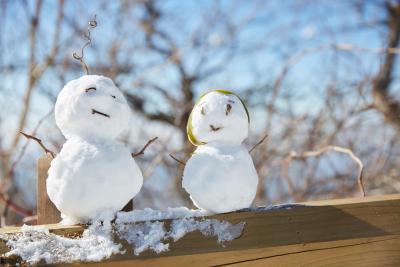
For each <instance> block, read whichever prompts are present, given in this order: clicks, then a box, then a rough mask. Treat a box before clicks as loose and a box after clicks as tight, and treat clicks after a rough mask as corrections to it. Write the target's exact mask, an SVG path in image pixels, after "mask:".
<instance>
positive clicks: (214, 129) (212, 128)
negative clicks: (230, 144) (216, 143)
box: [210, 124, 222, 132]
mask: <svg viewBox="0 0 400 267" xmlns="http://www.w3.org/2000/svg"><path fill="white" fill-rule="evenodd" d="M221 129H222V127H215V126H214V125H212V124H210V131H211V132H217V131H219V130H221Z"/></svg>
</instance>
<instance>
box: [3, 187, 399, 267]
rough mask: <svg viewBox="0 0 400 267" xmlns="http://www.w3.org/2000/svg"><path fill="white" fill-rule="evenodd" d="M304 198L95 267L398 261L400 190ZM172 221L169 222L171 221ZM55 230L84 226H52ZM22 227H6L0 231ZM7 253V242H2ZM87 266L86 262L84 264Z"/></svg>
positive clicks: (385, 263)
mask: <svg viewBox="0 0 400 267" xmlns="http://www.w3.org/2000/svg"><path fill="white" fill-rule="evenodd" d="M323 203H324V204H323V205H322V204H321V203H319V204H318V203H316V202H312V204H309V203H304V206H298V207H294V208H291V209H280V210H269V211H257V212H254V211H245V212H235V213H227V214H220V215H216V216H211V217H210V218H214V219H219V220H227V221H230V222H232V223H238V222H246V226H245V230H244V232H243V234H242V236H241V237H240V238H238V239H236V240H233V241H232V242H228V243H226V244H224V246H221V245H220V244H218V243H217V242H216V239H215V238H213V237H204V236H202V235H201V234H200V233H198V232H193V233H190V234H187V235H186V236H185V237H184V238H182V239H181V240H179V241H178V242H175V243H174V242H172V241H171V242H170V251H168V252H165V253H160V254H155V253H154V252H150V251H147V252H144V253H142V254H140V255H139V256H134V255H133V253H132V250H131V248H130V247H129V246H127V245H126V244H125V245H124V248H125V249H126V250H127V252H126V253H125V254H123V255H113V256H112V257H111V258H110V259H108V260H105V261H103V262H101V263H93V264H89V265H94V266H133V265H134V266H191V267H194V266H247V265H248V266H294V265H295V266H377V265H378V266H399V264H400V195H389V196H373V197H366V198H363V199H347V200H340V201H338V200H331V201H324V202H323ZM168 223H169V221H168V220H167V221H166V224H168ZM48 227H49V229H50V231H52V232H54V233H56V234H63V235H71V234H73V233H74V232H76V233H77V234H80V233H82V231H83V230H84V227H83V226H74V227H61V226H59V225H49V226H48ZM15 231H18V228H13V229H8V230H7V229H2V230H1V231H0V233H10V232H15ZM0 249H3V250H2V251H1V252H2V253H4V252H5V251H4V249H5V245H4V244H3V245H2V246H0ZM86 265H87V264H86Z"/></svg>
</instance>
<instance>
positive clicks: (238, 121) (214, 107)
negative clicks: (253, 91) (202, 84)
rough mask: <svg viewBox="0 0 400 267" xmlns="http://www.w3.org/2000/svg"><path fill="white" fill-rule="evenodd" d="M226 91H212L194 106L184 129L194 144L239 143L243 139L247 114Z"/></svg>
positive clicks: (246, 127)
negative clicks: (189, 133) (192, 137)
mask: <svg viewBox="0 0 400 267" xmlns="http://www.w3.org/2000/svg"><path fill="white" fill-rule="evenodd" d="M226 92H227V91H223V92H221V91H212V92H210V93H208V94H206V95H204V96H203V97H201V98H200V100H199V102H198V103H197V104H196V105H195V106H194V108H193V110H192V112H191V114H190V119H189V122H188V129H189V131H190V132H191V133H192V134H193V136H194V138H195V139H196V140H197V144H196V145H199V144H200V143H210V142H222V143H225V144H232V145H240V144H241V143H242V142H243V140H244V139H245V138H247V135H248V131H249V117H248V115H247V112H246V108H245V106H244V104H243V102H242V101H241V100H240V99H239V97H238V96H236V95H235V94H233V93H226ZM212 128H213V129H214V130H212ZM191 141H192V142H193V140H191ZM194 143H196V142H194Z"/></svg>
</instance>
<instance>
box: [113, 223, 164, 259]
mask: <svg viewBox="0 0 400 267" xmlns="http://www.w3.org/2000/svg"><path fill="white" fill-rule="evenodd" d="M116 227H117V233H118V236H119V238H121V239H125V240H126V241H127V242H128V243H129V244H130V245H131V246H132V249H133V252H134V254H135V255H139V254H140V253H142V252H143V251H146V250H148V249H151V250H153V251H154V252H156V253H160V252H163V251H167V250H168V247H169V244H165V243H163V242H162V240H164V239H165V237H166V234H167V232H166V231H165V227H164V223H163V222H144V223H138V224H116Z"/></svg>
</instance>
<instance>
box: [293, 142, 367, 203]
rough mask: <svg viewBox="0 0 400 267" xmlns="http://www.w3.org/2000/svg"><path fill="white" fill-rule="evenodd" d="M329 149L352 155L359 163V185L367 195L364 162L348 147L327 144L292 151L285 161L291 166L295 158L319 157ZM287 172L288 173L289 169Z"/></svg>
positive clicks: (363, 193) (362, 192)
mask: <svg viewBox="0 0 400 267" xmlns="http://www.w3.org/2000/svg"><path fill="white" fill-rule="evenodd" d="M329 151H335V152H339V153H343V154H346V155H348V156H350V158H351V159H352V160H353V161H354V162H355V163H357V165H358V176H357V182H358V187H359V190H360V193H361V196H363V197H365V190H364V185H363V173H364V164H363V163H362V161H361V160H360V159H359V158H358V157H357V156H356V155H354V153H353V151H351V150H350V149H348V148H344V147H339V146H326V147H323V148H321V149H319V150H315V151H306V152H303V153H301V154H298V153H296V152H295V151H292V152H290V154H289V155H288V156H287V157H286V159H285V163H286V164H287V165H286V168H287V167H288V166H289V163H290V161H291V160H293V159H295V160H299V159H304V158H309V157H319V156H321V155H322V154H324V153H326V152H329ZM287 173H288V171H287ZM289 186H292V185H290V184H289Z"/></svg>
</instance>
